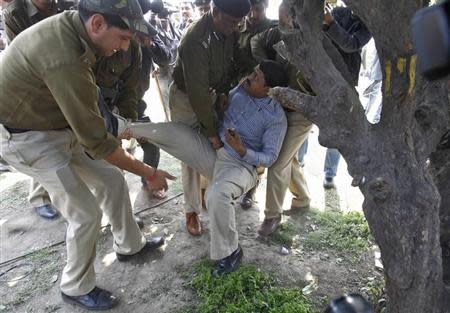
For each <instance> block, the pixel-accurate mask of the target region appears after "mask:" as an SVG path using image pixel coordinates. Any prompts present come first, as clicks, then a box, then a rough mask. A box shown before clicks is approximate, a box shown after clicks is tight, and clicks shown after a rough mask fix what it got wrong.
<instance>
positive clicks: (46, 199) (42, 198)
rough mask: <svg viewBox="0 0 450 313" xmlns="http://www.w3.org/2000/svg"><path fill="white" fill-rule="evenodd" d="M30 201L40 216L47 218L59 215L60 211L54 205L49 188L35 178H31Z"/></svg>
mask: <svg viewBox="0 0 450 313" xmlns="http://www.w3.org/2000/svg"><path fill="white" fill-rule="evenodd" d="M28 202H30V204H31V206H32V207H33V208H34V210H35V211H36V213H37V214H38V215H39V216H41V217H43V218H47V219H54V218H56V217H58V211H56V209H55V208H54V207H53V205H52V202H51V201H50V196H49V195H48V192H47V190H45V189H44V187H42V185H41V184H40V183H39V182H38V181H37V180H36V179H34V178H33V179H31V184H30V193H29V194H28Z"/></svg>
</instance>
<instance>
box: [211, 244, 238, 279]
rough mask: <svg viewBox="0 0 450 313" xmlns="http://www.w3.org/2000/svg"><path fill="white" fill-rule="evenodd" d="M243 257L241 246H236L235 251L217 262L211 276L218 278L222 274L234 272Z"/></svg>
mask: <svg viewBox="0 0 450 313" xmlns="http://www.w3.org/2000/svg"><path fill="white" fill-rule="evenodd" d="M243 256H244V252H243V251H242V248H241V246H240V245H238V248H237V249H236V251H234V252H233V253H232V254H230V255H229V256H227V257H226V258H223V259H221V260H219V261H218V262H217V264H216V265H215V266H214V269H213V272H212V275H213V276H214V277H218V276H220V275H223V274H228V273H231V272H234V271H235V270H237V268H238V267H239V265H240V264H241V260H242V257H243Z"/></svg>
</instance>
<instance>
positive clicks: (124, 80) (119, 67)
mask: <svg viewBox="0 0 450 313" xmlns="http://www.w3.org/2000/svg"><path fill="white" fill-rule="evenodd" d="M141 63H142V53H141V48H140V46H139V44H138V43H137V42H135V41H131V44H130V47H129V48H128V50H127V51H118V52H116V53H114V54H113V55H112V56H109V57H101V58H99V59H98V60H97V62H96V64H95V66H94V75H95V80H96V84H97V85H98V86H99V87H100V91H101V94H102V96H103V98H104V99H105V101H106V103H108V104H112V105H114V106H116V107H117V108H118V109H119V112H120V115H121V116H123V117H125V118H130V119H133V120H135V119H137V118H138V114H137V104H138V101H139V100H140V94H139V82H140V74H139V71H140V67H141Z"/></svg>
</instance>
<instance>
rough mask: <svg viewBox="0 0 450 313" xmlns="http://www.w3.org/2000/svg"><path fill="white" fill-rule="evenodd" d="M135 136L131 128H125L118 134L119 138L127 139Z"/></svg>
mask: <svg viewBox="0 0 450 313" xmlns="http://www.w3.org/2000/svg"><path fill="white" fill-rule="evenodd" d="M132 137H133V134H132V133H131V130H130V129H129V128H127V129H125V130H124V131H123V132H122V133H121V134H118V135H117V139H119V140H120V139H126V140H130V139H131V138H132Z"/></svg>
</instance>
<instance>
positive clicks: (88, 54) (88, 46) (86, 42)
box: [72, 12, 97, 66]
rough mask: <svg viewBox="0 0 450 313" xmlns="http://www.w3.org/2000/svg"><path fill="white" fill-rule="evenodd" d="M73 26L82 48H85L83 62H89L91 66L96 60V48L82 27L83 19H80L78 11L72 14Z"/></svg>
mask: <svg viewBox="0 0 450 313" xmlns="http://www.w3.org/2000/svg"><path fill="white" fill-rule="evenodd" d="M72 22H73V26H74V28H75V30H76V32H77V33H78V35H79V36H80V40H81V43H82V45H83V48H84V50H85V53H84V55H83V57H84V60H83V61H84V62H86V63H88V64H90V65H91V66H93V65H94V64H95V62H96V60H97V58H96V56H95V55H96V50H95V48H94V44H93V43H92V41H91V39H90V38H89V36H88V34H87V32H86V29H85V28H84V24H83V21H81V17H80V14H79V13H78V12H75V14H73V20H72Z"/></svg>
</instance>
